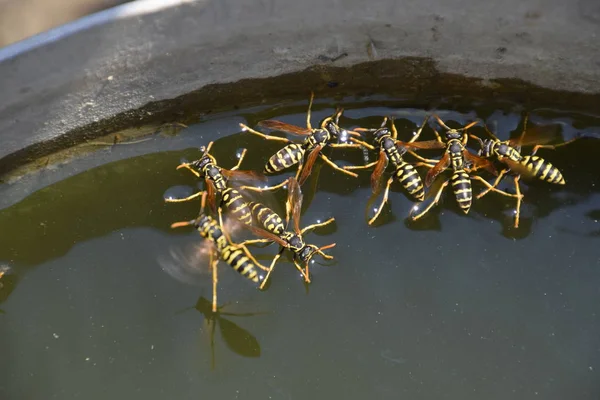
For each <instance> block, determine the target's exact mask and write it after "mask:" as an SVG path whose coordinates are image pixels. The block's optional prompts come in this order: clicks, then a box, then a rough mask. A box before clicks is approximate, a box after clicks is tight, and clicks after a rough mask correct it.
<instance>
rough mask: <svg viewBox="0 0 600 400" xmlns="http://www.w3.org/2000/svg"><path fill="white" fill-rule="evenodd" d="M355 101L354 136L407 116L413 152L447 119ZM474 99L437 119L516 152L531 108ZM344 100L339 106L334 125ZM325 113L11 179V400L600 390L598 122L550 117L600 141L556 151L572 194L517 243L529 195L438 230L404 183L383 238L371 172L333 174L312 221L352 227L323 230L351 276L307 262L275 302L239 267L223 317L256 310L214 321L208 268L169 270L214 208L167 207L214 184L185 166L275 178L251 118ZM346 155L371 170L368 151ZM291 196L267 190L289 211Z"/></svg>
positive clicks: (226, 283)
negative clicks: (372, 215)
mask: <svg viewBox="0 0 600 400" xmlns="http://www.w3.org/2000/svg"><path fill="white" fill-rule="evenodd" d="M342 104H343V106H344V107H345V108H346V112H345V114H344V117H343V118H342V121H341V125H342V126H344V127H353V126H356V125H360V126H367V127H376V126H379V124H380V122H381V118H382V116H384V115H396V118H397V127H398V129H399V133H400V137H401V138H404V139H407V138H408V137H410V132H412V131H413V130H414V129H415V127H416V125H417V124H420V123H421V122H422V119H423V117H424V115H425V113H427V112H429V111H430V110H426V111H424V110H418V109H411V108H406V105H405V104H403V103H402V102H401V101H399V100H393V99H389V98H369V99H359V100H357V99H346V100H345V101H344V102H343V103H342ZM461 104H462V105H461V106H460V107H458V106H455V105H453V103H451V102H447V103H443V102H442V105H441V106H439V108H438V110H437V111H438V113H439V114H440V115H441V116H442V118H444V119H445V120H447V121H450V122H451V123H454V124H455V125H454V126H458V125H459V124H461V125H462V124H465V123H467V122H469V121H471V120H472V119H473V118H474V117H479V118H482V119H484V120H486V121H487V123H488V124H490V126H491V127H493V128H494V130H495V131H496V132H498V135H499V136H501V137H502V138H506V137H508V136H509V134H510V133H511V132H512V134H513V135H516V134H517V128H518V126H519V124H520V121H521V113H520V108H519V107H516V106H514V105H511V104H496V105H493V106H491V105H485V106H481V105H479V104H477V103H474V104H473V105H472V106H471V107H466V106H464V102H461ZM335 105H336V104H335V103H333V102H328V101H324V100H322V99H320V100H318V101H317V103H316V104H315V109H314V114H313V116H314V117H313V124H316V123H317V121H318V120H320V119H321V118H323V117H325V116H328V115H330V114H331V113H332V112H333V110H334V107H335ZM305 110H306V102H304V103H293V104H281V105H278V106H274V107H261V108H256V109H251V110H240V111H239V112H238V113H237V114H222V115H215V116H212V117H211V118H210V119H208V120H205V121H201V122H200V123H198V124H196V125H193V126H190V127H189V129H186V130H184V131H182V132H181V133H180V134H179V135H177V136H174V137H164V136H160V135H156V136H154V137H152V140H148V141H145V142H141V143H139V144H132V145H122V146H119V145H117V146H114V147H111V148H107V149H104V150H101V151H99V152H97V153H94V154H92V155H89V156H87V157H85V158H83V159H79V160H74V161H72V162H70V163H67V164H63V165H61V166H49V167H48V168H46V169H44V170H42V171H40V172H39V173H37V174H35V175H32V176H28V177H25V178H23V179H21V180H20V181H18V182H15V183H12V184H10V185H8V184H4V185H2V186H0V199H1V200H0V201H1V204H2V207H3V209H2V210H1V211H0V226H1V227H2V229H1V231H0V264H2V265H7V266H9V267H10V270H9V272H8V275H6V276H4V277H3V278H2V281H1V282H2V283H3V287H2V288H0V310H1V312H0V398H2V399H11V400H12V399H48V398H58V399H71V398H84V399H106V398H128V399H165V398H176V399H188V398H189V399H192V398H199V397H207V398H244V399H254V398H256V399H259V398H260V399H263V398H272V399H279V398H281V399H292V398H300V399H303V398H325V397H326V396H327V397H334V396H335V397H341V396H344V397H345V398H347V399H365V398H377V399H388V398H389V399H397V398H400V397H402V398H410V399H461V400H464V399H482V398H485V399H507V398H510V399H530V398H541V399H557V400H558V399H567V398H568V399H574V400H579V399H582V400H583V399H597V398H598V397H599V396H600V385H599V384H598V382H600V374H599V371H600V317H599V315H600V303H598V301H597V299H598V297H599V295H600V252H599V251H598V249H597V246H598V243H599V242H598V239H599V237H600V222H599V220H600V194H599V190H600V174H598V171H599V166H598V164H597V160H598V154H600V141H598V140H597V138H598V137H599V136H598V133H597V132H598V130H599V129H600V118H599V117H595V116H589V115H581V114H577V113H571V112H561V111H557V110H536V111H535V112H533V113H532V115H531V121H532V123H534V124H535V123H539V124H549V123H556V124H559V126H560V132H561V133H562V136H563V138H564V139H569V138H571V137H574V135H576V134H577V133H584V134H585V135H589V136H593V137H595V138H596V139H581V140H580V141H577V142H575V143H573V144H571V145H569V146H565V147H562V148H560V149H557V150H555V151H547V150H540V153H539V155H540V156H542V157H544V158H546V159H548V160H550V161H551V162H552V163H553V164H554V165H555V166H556V167H558V168H559V169H560V170H561V171H562V172H563V174H564V176H565V178H566V181H567V184H566V185H565V186H564V187H559V186H552V185H549V184H545V183H543V182H532V183H530V184H529V183H528V184H525V185H523V189H524V192H525V199H524V205H523V209H522V217H521V226H520V228H518V229H514V228H513V227H512V215H511V212H512V210H513V209H514V202H513V201H512V200H508V199H505V198H503V197H501V196H497V195H495V194H489V195H487V196H486V197H485V198H484V199H482V200H480V201H475V203H474V205H473V208H472V209H471V211H470V213H469V214H468V215H466V216H465V215H463V214H462V212H461V211H460V210H459V209H458V207H457V206H456V202H455V200H454V198H453V197H452V193H451V192H450V191H447V193H446V194H445V195H444V196H443V199H444V200H443V202H442V204H441V206H440V207H437V208H436V209H435V210H434V211H433V212H432V213H431V215H429V216H428V217H426V218H423V219H422V220H419V221H417V222H407V221H406V216H407V215H408V212H409V210H410V208H411V207H412V202H411V201H410V200H409V199H408V198H407V197H406V196H405V194H404V191H403V190H402V189H401V188H400V187H398V186H393V188H394V189H393V191H392V193H391V195H390V207H388V209H387V210H386V211H385V212H384V214H383V216H382V218H381V221H380V222H381V223H380V224H379V225H378V226H376V227H368V226H367V224H366V220H365V206H366V203H367V199H368V198H369V195H370V187H369V173H362V174H361V175H360V178H359V179H352V178H349V177H346V176H343V175H340V174H338V173H336V172H334V171H332V169H331V168H329V167H328V166H323V167H322V168H318V167H316V169H315V173H314V175H313V176H312V177H311V180H309V182H308V183H307V185H306V186H305V188H304V191H305V193H304V195H305V196H304V197H305V208H304V210H305V211H304V213H303V216H302V221H303V225H307V224H310V223H314V222H315V221H317V220H319V219H320V220H323V219H326V218H329V217H330V216H334V217H335V218H336V224H335V227H334V228H333V229H324V230H322V231H317V232H316V233H314V234H310V235H307V240H309V242H312V243H315V244H317V245H325V244H328V243H331V242H336V243H337V247H335V248H334V249H332V250H331V251H330V252H331V254H333V255H334V256H335V258H336V261H335V263H332V264H331V265H327V266H320V265H319V264H314V265H313V267H312V273H313V283H312V284H311V285H310V286H309V287H308V288H307V287H305V285H303V283H302V281H301V278H300V277H299V276H298V274H297V273H296V271H295V269H294V268H293V267H292V265H291V264H290V263H282V264H281V265H279V266H278V268H277V270H276V271H275V272H274V273H273V275H272V282H271V285H270V286H269V288H268V289H267V290H266V291H264V292H260V291H258V290H256V288H254V287H253V286H252V285H251V284H249V283H248V282H246V281H245V280H243V279H242V278H240V277H238V276H237V275H236V274H235V273H234V272H233V271H231V270H230V269H228V267H227V266H226V265H221V268H220V277H221V278H222V280H221V285H220V287H219V300H220V304H224V303H230V304H229V305H228V306H227V307H226V308H225V309H224V311H225V312H231V313H238V314H244V315H240V316H235V315H231V316H226V315H222V316H220V317H219V318H214V317H212V316H210V315H209V313H208V309H207V301H209V300H206V299H210V295H211V292H210V279H209V276H208V275H207V276H206V279H198V280H196V281H195V282H194V284H185V283H182V282H180V281H178V280H176V279H173V278H172V277H171V276H170V275H169V274H167V273H165V272H164V271H163V270H162V269H161V267H160V266H159V263H158V260H159V259H160V258H161V257H165V256H168V254H169V250H170V249H173V248H185V247H187V246H191V245H193V244H195V243H198V242H199V240H200V238H199V236H198V234H197V233H195V232H191V231H190V230H185V229H183V230H171V229H170V228H169V225H170V224H171V223H172V222H174V221H179V220H187V219H191V218H193V217H194V216H195V215H196V213H197V212H198V204H197V203H196V202H191V203H190V204H165V203H164V201H163V196H164V195H165V192H168V191H169V190H171V191H173V190H175V189H173V188H178V187H188V189H187V190H193V189H195V188H196V181H195V179H194V177H193V176H192V175H191V174H190V173H186V171H181V170H180V171H176V170H175V167H176V165H178V164H179V163H180V160H181V159H188V160H189V159H194V158H197V157H198V156H199V155H200V152H199V151H198V149H197V147H199V146H200V145H203V144H207V143H208V142H209V141H211V140H216V143H215V146H214V152H213V154H214V155H215V156H216V157H217V159H218V160H219V162H220V164H221V165H222V166H224V167H229V166H232V165H234V164H235V162H236V152H237V151H238V150H239V149H241V148H248V157H247V159H246V160H245V162H244V164H243V166H242V167H243V168H244V169H246V168H248V169H262V167H263V165H264V163H265V162H266V159H267V158H268V157H269V156H270V155H271V154H273V153H274V152H275V151H277V150H278V149H279V148H280V147H281V144H278V143H276V142H272V143H271V142H265V141H263V140H261V139H260V138H257V137H254V136H252V135H250V134H248V133H240V130H239V128H238V123H239V122H244V123H247V124H249V125H250V126H254V125H255V124H256V122H257V121H259V120H261V119H266V118H278V119H282V120H284V121H286V122H289V123H295V124H298V125H303V124H304V119H305V114H304V113H305ZM513 131H514V132H513ZM475 132H477V130H475ZM431 138H432V136H431V131H428V132H427V133H426V134H425V137H423V139H431ZM330 156H331V158H332V159H333V160H335V161H337V162H338V164H339V165H345V164H347V163H359V164H360V163H363V162H364V160H363V154H362V153H361V152H354V151H350V150H349V151H341V150H333V151H332V152H331V154H330ZM370 157H371V159H373V157H374V154H371V155H370ZM421 174H423V172H422V171H421ZM285 176H288V175H287V174H283V175H278V176H274V177H273V178H271V182H273V183H275V182H279V181H281V180H282V179H283V178H284V177H285ZM316 178H318V182H317V180H316ZM478 190H479V187H478V186H476V187H475V192H477V191H478ZM282 199H283V193H279V194H276V195H273V196H269V197H267V201H269V202H272V204H275V205H276V204H277V203H279V204H280V206H279V207H282V205H281V201H282ZM275 251H276V249H275V247H274V246H271V247H269V248H267V249H262V250H261V249H259V250H256V252H255V254H263V255H265V254H273V253H274V252H275ZM261 259H262V258H261ZM246 314H253V315H246ZM211 324H213V325H214V327H215V328H214V330H213V329H212V325H211ZM211 332H213V333H214V338H213V346H212V348H213V349H214V360H213V350H211ZM213 363H214V365H213ZM213 367H214V368H213Z"/></svg>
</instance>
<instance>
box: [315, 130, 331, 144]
mask: <svg viewBox="0 0 600 400" xmlns="http://www.w3.org/2000/svg"><path fill="white" fill-rule="evenodd" d="M313 137H314V138H315V140H316V141H317V142H319V143H325V142H326V141H327V139H329V132H327V131H326V130H325V129H317V130H316V131H315V132H314V133H313Z"/></svg>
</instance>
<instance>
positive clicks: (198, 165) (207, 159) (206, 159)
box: [192, 156, 212, 170]
mask: <svg viewBox="0 0 600 400" xmlns="http://www.w3.org/2000/svg"><path fill="white" fill-rule="evenodd" d="M210 163H212V159H211V158H210V157H209V156H203V157H202V158H200V159H199V160H196V161H194V162H193V163H192V166H194V167H195V168H197V169H200V170H201V169H203V168H204V167H206V166H207V165H208V164H210Z"/></svg>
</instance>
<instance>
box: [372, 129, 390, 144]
mask: <svg viewBox="0 0 600 400" xmlns="http://www.w3.org/2000/svg"><path fill="white" fill-rule="evenodd" d="M387 136H390V130H389V129H388V128H381V129H377V130H376V131H375V132H373V139H375V141H376V142H378V143H381V141H382V140H383V139H384V138H385V137H387Z"/></svg>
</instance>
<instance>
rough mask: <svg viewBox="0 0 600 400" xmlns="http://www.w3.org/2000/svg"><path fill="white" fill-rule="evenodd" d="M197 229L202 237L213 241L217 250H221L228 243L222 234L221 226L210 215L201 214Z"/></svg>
mask: <svg viewBox="0 0 600 400" xmlns="http://www.w3.org/2000/svg"><path fill="white" fill-rule="evenodd" d="M197 229H198V231H199V232H200V235H201V236H202V237H203V238H205V239H209V240H211V241H212V242H213V243H215V245H216V246H217V250H219V251H221V250H222V249H224V248H225V247H226V246H227V245H228V243H227V238H225V235H223V231H222V230H221V227H220V226H219V224H218V223H217V221H215V220H214V219H213V218H212V217H210V216H208V215H204V216H202V217H201V218H200V221H199V225H198V227H197Z"/></svg>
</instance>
